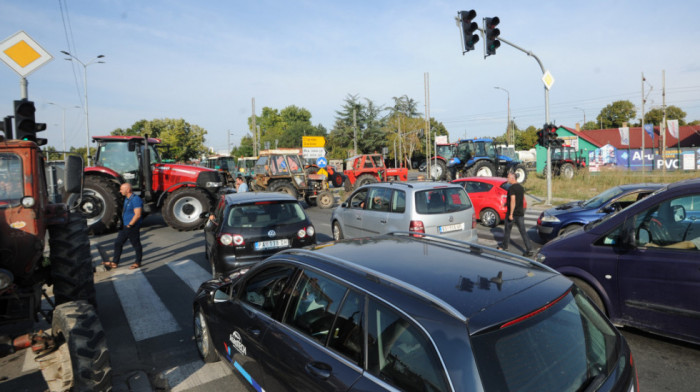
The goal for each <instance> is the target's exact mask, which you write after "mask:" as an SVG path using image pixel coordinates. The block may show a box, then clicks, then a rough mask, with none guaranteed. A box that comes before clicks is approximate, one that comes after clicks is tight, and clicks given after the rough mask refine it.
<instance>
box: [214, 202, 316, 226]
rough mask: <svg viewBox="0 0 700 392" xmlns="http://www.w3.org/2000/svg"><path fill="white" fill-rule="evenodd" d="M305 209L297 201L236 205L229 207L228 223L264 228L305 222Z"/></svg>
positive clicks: (229, 224) (230, 224) (228, 224)
mask: <svg viewBox="0 0 700 392" xmlns="http://www.w3.org/2000/svg"><path fill="white" fill-rule="evenodd" d="M305 219H306V214H305V213H304V209H303V208H301V206H300V205H299V203H297V202H295V201H289V202H269V201H262V202H256V203H251V204H242V205H236V206H233V207H231V208H230V209H229V212H228V217H227V218H226V225H227V226H229V227H251V228H262V227H268V226H271V225H287V224H294V223H299V222H303V221H304V220H305Z"/></svg>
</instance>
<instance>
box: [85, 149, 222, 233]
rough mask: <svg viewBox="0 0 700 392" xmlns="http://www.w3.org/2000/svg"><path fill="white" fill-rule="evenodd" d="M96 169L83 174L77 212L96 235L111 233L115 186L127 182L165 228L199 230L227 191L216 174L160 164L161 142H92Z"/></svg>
mask: <svg viewBox="0 0 700 392" xmlns="http://www.w3.org/2000/svg"><path fill="white" fill-rule="evenodd" d="M93 140H94V141H95V142H97V154H96V155H95V162H94V166H92V167H87V168H85V186H84V188H83V195H82V201H81V203H80V206H79V208H80V211H82V212H83V214H85V215H86V217H87V220H88V226H89V227H90V229H91V231H92V232H93V233H95V234H99V233H101V232H104V231H108V230H113V229H115V228H116V227H117V226H118V224H119V220H120V219H121V207H122V201H123V198H122V196H121V195H120V194H119V185H120V184H121V183H124V182H129V183H130V184H131V185H132V187H133V189H134V192H135V193H137V194H139V195H140V196H141V198H142V199H143V202H144V212H145V213H147V214H148V213H153V212H157V211H161V214H162V215H163V219H164V220H165V223H167V224H168V226H170V227H172V228H174V229H177V230H180V231H188V230H196V229H200V228H202V227H203V226H204V223H206V219H207V218H206V214H205V213H206V212H210V211H211V210H212V205H213V200H215V198H216V196H217V194H218V193H220V192H223V191H226V190H227V188H225V184H226V180H225V178H224V176H223V174H222V173H221V172H219V171H216V170H213V169H208V168H205V167H200V166H190V165H181V164H174V163H163V162H161V159H160V156H159V154H158V150H157V145H158V144H160V140H159V139H155V138H148V137H142V136H95V137H93Z"/></svg>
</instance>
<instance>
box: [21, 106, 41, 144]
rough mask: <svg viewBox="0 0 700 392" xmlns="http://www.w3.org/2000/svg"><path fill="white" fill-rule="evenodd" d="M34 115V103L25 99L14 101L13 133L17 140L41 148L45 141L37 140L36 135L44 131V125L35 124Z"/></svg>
mask: <svg viewBox="0 0 700 392" xmlns="http://www.w3.org/2000/svg"><path fill="white" fill-rule="evenodd" d="M34 113H36V108H35V107H34V102H32V101H29V100H27V99H26V98H25V99H22V100H19V101H15V133H16V134H17V135H16V136H17V139H19V140H30V141H33V142H35V143H36V144H38V145H40V146H43V145H44V144H46V139H37V137H36V133H37V132H41V131H44V130H46V124H37V123H36V120H35V118H34Z"/></svg>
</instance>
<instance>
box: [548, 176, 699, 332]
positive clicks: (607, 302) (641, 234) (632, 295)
mask: <svg viewBox="0 0 700 392" xmlns="http://www.w3.org/2000/svg"><path fill="white" fill-rule="evenodd" d="M537 260H538V261H540V262H542V263H544V264H546V265H548V266H550V267H552V268H554V269H556V270H557V271H559V272H561V273H562V274H564V275H566V276H568V277H569V278H571V279H572V280H573V281H574V282H575V283H576V285H577V286H579V287H580V288H581V289H583V290H584V291H585V292H586V293H587V294H588V296H589V297H590V298H591V299H592V300H593V302H595V303H596V304H597V305H598V306H599V307H600V308H601V309H602V310H604V311H605V313H606V314H607V315H608V317H609V318H610V320H612V321H613V323H616V324H619V325H629V326H634V327H637V328H641V329H646V330H649V331H652V332H655V333H659V334H663V335H666V336H670V337H673V338H677V339H682V340H686V341H691V342H695V343H700V317H699V315H700V300H698V298H700V179H693V180H687V181H681V182H676V183H673V184H670V185H668V187H665V188H663V189H662V190H659V191H658V192H656V193H654V194H652V195H650V196H649V197H647V198H645V199H643V200H640V201H639V202H638V203H635V204H634V205H631V206H629V207H628V208H626V209H624V210H622V211H619V212H617V213H614V214H611V215H608V216H607V217H605V218H603V219H601V220H599V221H596V222H593V223H590V224H588V225H586V226H584V228H583V230H579V231H576V232H574V233H571V234H569V235H566V236H563V237H559V238H557V239H554V240H553V241H551V242H549V243H548V244H546V245H544V246H543V247H542V249H540V253H539V254H538V255H537Z"/></svg>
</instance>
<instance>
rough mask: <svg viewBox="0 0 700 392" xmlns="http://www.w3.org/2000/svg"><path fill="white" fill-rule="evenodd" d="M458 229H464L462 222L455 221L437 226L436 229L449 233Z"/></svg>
mask: <svg viewBox="0 0 700 392" xmlns="http://www.w3.org/2000/svg"><path fill="white" fill-rule="evenodd" d="M459 230H464V222H462V223H457V224H454V225H447V226H438V231H439V232H440V233H449V232H451V231H459Z"/></svg>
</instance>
